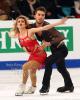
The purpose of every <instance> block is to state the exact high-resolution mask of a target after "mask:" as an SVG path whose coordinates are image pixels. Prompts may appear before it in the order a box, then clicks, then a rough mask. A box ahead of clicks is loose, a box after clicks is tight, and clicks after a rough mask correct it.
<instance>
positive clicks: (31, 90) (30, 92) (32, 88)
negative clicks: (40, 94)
mask: <svg viewBox="0 0 80 100" xmlns="http://www.w3.org/2000/svg"><path fill="white" fill-rule="evenodd" d="M35 90H36V87H34V86H31V87H30V88H29V89H28V90H27V91H24V93H25V94H33V93H34V92H35Z"/></svg>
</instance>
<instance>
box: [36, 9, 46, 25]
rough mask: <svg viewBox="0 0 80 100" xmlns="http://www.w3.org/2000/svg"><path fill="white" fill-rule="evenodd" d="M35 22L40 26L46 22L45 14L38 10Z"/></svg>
mask: <svg viewBox="0 0 80 100" xmlns="http://www.w3.org/2000/svg"><path fill="white" fill-rule="evenodd" d="M34 17H35V20H36V22H37V23H38V24H41V23H43V22H44V19H45V12H43V11H40V10H38V11H37V12H36V14H35V16H34Z"/></svg>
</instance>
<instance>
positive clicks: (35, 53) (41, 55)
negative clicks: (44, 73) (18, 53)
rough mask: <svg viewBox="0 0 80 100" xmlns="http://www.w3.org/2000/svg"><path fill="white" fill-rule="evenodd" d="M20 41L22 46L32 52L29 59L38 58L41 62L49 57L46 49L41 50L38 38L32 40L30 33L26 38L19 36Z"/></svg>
mask: <svg viewBox="0 0 80 100" xmlns="http://www.w3.org/2000/svg"><path fill="white" fill-rule="evenodd" d="M19 42H20V45H21V47H25V48H26V50H27V51H29V52H30V56H29V59H28V61H30V60H36V61H38V62H39V63H41V64H43V63H44V61H45V59H46V57H47V54H46V52H45V51H44V50H43V51H41V50H40V49H39V46H40V45H39V43H38V42H37V40H36V39H34V40H32V39H31V38H30V37H28V34H27V36H26V37H25V38H19ZM35 46H36V47H37V48H36V49H35Z"/></svg>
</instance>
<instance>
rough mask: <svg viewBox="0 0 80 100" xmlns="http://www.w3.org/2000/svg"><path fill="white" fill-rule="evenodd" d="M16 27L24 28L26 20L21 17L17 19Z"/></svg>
mask: <svg viewBox="0 0 80 100" xmlns="http://www.w3.org/2000/svg"><path fill="white" fill-rule="evenodd" d="M17 28H19V29H22V28H26V21H25V20H24V19H23V18H19V19H18V20H17Z"/></svg>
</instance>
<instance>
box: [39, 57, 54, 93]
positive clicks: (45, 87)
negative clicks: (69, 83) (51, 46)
mask: <svg viewBox="0 0 80 100" xmlns="http://www.w3.org/2000/svg"><path fill="white" fill-rule="evenodd" d="M53 63H54V60H53V55H50V56H49V57H47V59H46V62H45V72H44V76H43V81H42V88H41V89H40V93H45V94H46V93H47V92H49V87H50V79H51V74H52V64H53Z"/></svg>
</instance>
